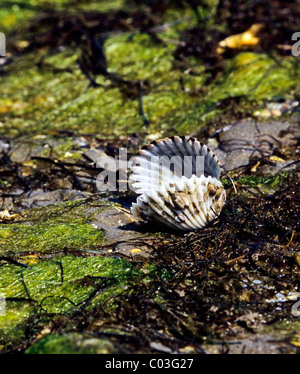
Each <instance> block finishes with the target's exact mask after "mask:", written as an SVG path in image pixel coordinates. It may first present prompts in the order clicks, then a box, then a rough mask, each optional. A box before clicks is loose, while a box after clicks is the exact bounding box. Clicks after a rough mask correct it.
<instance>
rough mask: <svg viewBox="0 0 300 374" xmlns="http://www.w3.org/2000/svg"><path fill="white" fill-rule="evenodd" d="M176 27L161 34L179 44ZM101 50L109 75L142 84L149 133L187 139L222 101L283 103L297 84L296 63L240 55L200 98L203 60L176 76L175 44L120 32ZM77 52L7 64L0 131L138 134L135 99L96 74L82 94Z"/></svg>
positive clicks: (215, 112)
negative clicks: (184, 135) (182, 135)
mask: <svg viewBox="0 0 300 374" xmlns="http://www.w3.org/2000/svg"><path fill="white" fill-rule="evenodd" d="M187 14H188V13H187ZM190 15H191V14H190ZM178 16H179V13H176V11H174V10H173V11H172V12H171V11H170V12H169V14H167V15H166V19H167V20H170V21H172V20H173V21H174V19H176V17H177V18H178ZM181 27H186V24H185V23H184V22H183V24H179V26H176V27H173V28H172V27H171V28H167V29H166V30H165V31H163V32H161V33H160V36H161V37H162V38H163V37H170V35H169V34H170V33H171V36H172V38H175V39H176V38H179V32H180V30H181ZM104 48H105V53H106V59H107V62H108V71H109V72H110V73H114V74H118V75H119V76H121V77H123V78H124V79H127V80H132V81H137V80H142V81H144V82H147V85H148V86H149V88H148V89H147V90H146V91H145V92H144V94H143V106H144V112H145V115H146V117H147V119H148V121H149V122H150V126H149V127H148V128H147V131H150V132H151V131H155V132H157V131H162V132H164V133H166V134H171V133H190V132H193V131H196V130H197V129H199V128H200V127H201V126H204V125H205V124H206V123H208V122H209V121H211V120H212V119H213V118H214V117H215V116H216V115H221V114H222V109H221V108H219V107H218V103H219V102H220V101H222V100H224V99H226V98H234V97H240V96H243V97H245V101H246V103H247V101H248V102H249V103H250V104H251V105H252V106H253V110H255V109H256V108H255V107H254V105H255V104H254V103H257V102H260V101H262V100H272V99H276V98H278V97H280V98H283V97H285V96H287V95H289V94H290V92H292V91H295V90H297V87H298V85H299V83H298V81H299V80H298V79H297V78H298V76H299V64H298V63H297V61H296V59H295V58H293V57H286V58H280V59H274V58H272V57H270V56H268V55H266V54H264V53H254V52H242V53H239V54H237V55H236V56H235V57H233V58H231V59H230V60H228V61H227V62H226V68H225V70H224V72H223V73H222V74H221V75H220V76H218V77H217V78H216V79H214V80H213V81H212V82H211V83H210V84H209V85H206V87H205V89H204V91H203V92H201V91H202V87H203V85H204V84H205V81H206V78H207V73H206V72H205V69H204V65H203V63H202V61H201V60H200V59H196V58H193V57H189V58H188V59H187V60H186V62H185V64H186V70H185V72H183V71H182V67H181V66H180V64H179V65H178V64H177V65H176V64H175V60H174V51H175V49H176V45H174V44H172V43H168V42H166V43H163V44H158V43H155V42H154V41H153V39H152V38H151V36H149V35H147V34H132V33H129V32H124V33H120V34H116V35H113V34H112V35H109V37H108V38H107V40H106V42H105V45H104ZM80 53H81V52H80V50H79V49H76V48H75V49H74V48H73V47H65V48H63V49H62V50H61V51H59V52H56V53H53V52H52V53H48V51H47V50H45V49H44V50H39V51H35V52H34V53H28V54H26V55H23V56H21V57H19V58H17V59H14V60H13V62H12V64H11V65H10V66H9V67H7V74H6V75H5V76H3V77H1V78H0V80H1V87H2V95H1V99H0V122H1V127H0V133H2V134H5V135H11V136H15V135H19V134H21V133H22V134H24V133H25V134H26V133H27V134H32V133H33V134H40V133H41V132H42V133H44V134H51V133H53V132H54V133H55V132H58V131H60V130H61V129H62V128H63V130H64V131H67V130H70V131H72V132H75V133H97V134H99V135H103V136H105V135H108V134H109V136H123V135H128V134H130V133H132V132H144V131H145V127H144V123H143V120H142V118H141V116H140V114H139V101H138V98H130V97H127V96H126V95H124V93H122V90H120V88H119V87H116V86H114V85H112V83H111V81H110V80H109V79H106V78H105V77H103V76H98V77H96V81H97V83H98V84H99V87H97V88H88V81H87V80H86V78H85V77H84V75H83V74H82V73H81V71H80V69H79V67H78V65H77V59H78V58H79V56H80ZM40 61H43V63H42V64H41V66H39V62H40ZM43 66H44V68H43ZM45 67H46V68H45ZM188 69H191V70H192V71H193V74H189V73H188ZM21 72H22V76H21V75H20V74H21ZM182 80H183V82H184V85H185V88H184V89H182V87H181V84H180V82H181V81H182ZM195 92H196V93H197V94H196V95H195ZM251 105H250V106H251Z"/></svg>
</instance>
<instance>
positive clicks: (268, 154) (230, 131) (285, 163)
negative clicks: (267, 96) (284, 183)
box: [208, 116, 300, 175]
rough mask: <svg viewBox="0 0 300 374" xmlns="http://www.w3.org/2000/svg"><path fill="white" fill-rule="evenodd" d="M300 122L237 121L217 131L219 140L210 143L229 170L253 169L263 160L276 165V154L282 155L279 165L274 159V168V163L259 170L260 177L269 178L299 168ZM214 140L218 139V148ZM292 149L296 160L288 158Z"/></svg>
mask: <svg viewBox="0 0 300 374" xmlns="http://www.w3.org/2000/svg"><path fill="white" fill-rule="evenodd" d="M299 122H300V117H299V116H298V117H295V119H294V121H291V120H289V121H269V122H266V123H261V122H258V121H257V120H247V119H245V120H242V121H237V122H235V123H232V124H230V125H228V126H226V127H224V128H222V129H220V130H219V131H217V133H216V134H215V137H214V138H211V140H210V141H211V148H212V150H213V151H214V152H215V153H216V154H217V156H218V158H219V160H220V162H221V163H222V165H224V167H225V168H226V170H234V169H238V168H240V167H246V168H247V167H248V168H249V167H253V166H254V165H255V164H256V163H257V162H258V160H262V159H263V160H270V158H271V161H272V156H275V154H274V150H276V151H277V152H278V153H277V154H278V156H277V162H276V157H274V158H273V159H274V161H275V162H274V163H273V165H272V162H270V163H269V164H268V165H262V166H261V167H259V174H260V175H269V174H275V173H276V172H279V171H280V170H281V169H285V170H290V169H293V168H296V166H297V165H296V162H297V161H298V160H299V150H297V149H296V147H297V145H298V143H299V138H300V127H299ZM213 139H217V143H218V145H217V146H216V145H215V144H214V141H213ZM208 144H209V143H208ZM289 149H294V150H295V153H294V155H293V156H292V158H290V157H289V156H290V155H289V154H287V156H285V153H286V152H287V151H288V150H289ZM280 156H281V157H280ZM270 164H271V165H270Z"/></svg>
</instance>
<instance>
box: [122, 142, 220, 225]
mask: <svg viewBox="0 0 300 374" xmlns="http://www.w3.org/2000/svg"><path fill="white" fill-rule="evenodd" d="M162 156H165V160H166V161H168V160H169V161H170V160H171V161H172V163H173V169H171V171H170V162H169V163H168V162H166V163H164V162H161V163H159V162H158V158H159V157H162ZM175 156H176V157H175ZM186 156H191V157H186ZM197 156H202V157H199V158H198V157H197ZM172 157H173V158H172ZM161 160H162V161H164V158H160V161H161ZM200 161H201V162H200ZM134 163H135V166H133V167H132V171H133V173H132V174H131V175H130V177H129V179H130V180H131V181H132V182H133V183H132V187H133V189H134V190H135V192H136V193H137V194H139V195H140V196H138V198H137V202H136V203H133V205H132V208H131V212H132V214H133V216H134V217H135V218H137V219H145V220H148V221H156V222H158V223H161V224H164V225H166V226H168V227H171V228H173V229H180V230H183V231H193V230H197V229H199V228H202V227H205V226H206V225H207V224H208V223H209V222H211V221H212V220H214V219H215V218H216V217H217V216H218V215H219V214H220V212H221V210H222V207H223V205H224V203H225V200H226V194H225V191H224V187H223V185H222V183H221V182H220V181H219V180H218V179H219V176H220V172H221V167H220V163H219V161H218V159H217V157H216V156H215V154H214V153H213V152H212V151H211V150H210V149H209V148H207V147H206V146H205V145H204V144H202V143H200V142H199V141H198V140H196V139H194V138H189V137H184V136H181V137H179V136H174V137H170V138H166V139H162V140H158V141H154V142H152V143H150V144H148V145H146V146H144V147H143V148H142V149H141V150H140V151H139V152H138V155H137V156H136V157H135V158H134ZM185 166H186V168H185ZM201 166H202V167H201ZM186 170H188V173H187V174H188V175H187V174H185V175H182V174H183V172H185V171H186Z"/></svg>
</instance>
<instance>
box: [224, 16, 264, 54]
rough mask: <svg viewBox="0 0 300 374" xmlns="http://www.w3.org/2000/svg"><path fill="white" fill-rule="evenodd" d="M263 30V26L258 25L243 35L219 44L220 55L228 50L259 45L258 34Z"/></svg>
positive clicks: (229, 37)
mask: <svg viewBox="0 0 300 374" xmlns="http://www.w3.org/2000/svg"><path fill="white" fill-rule="evenodd" d="M262 28H263V24H261V23H256V24H254V25H252V26H251V27H250V28H249V29H248V30H246V31H244V32H243V33H241V34H236V35H231V36H228V37H227V38H225V39H224V40H222V41H220V42H219V46H218V48H217V52H218V53H220V54H221V53H224V52H225V50H226V48H231V49H241V48H243V47H255V46H256V45H257V44H258V43H259V37H257V33H258V32H259V31H260V30H261V29H262Z"/></svg>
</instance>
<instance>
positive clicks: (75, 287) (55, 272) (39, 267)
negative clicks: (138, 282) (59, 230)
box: [0, 256, 140, 344]
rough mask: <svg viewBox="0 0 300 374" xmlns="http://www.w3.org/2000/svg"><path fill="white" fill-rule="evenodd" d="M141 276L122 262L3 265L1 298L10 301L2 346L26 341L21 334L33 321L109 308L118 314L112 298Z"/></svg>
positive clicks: (0, 322)
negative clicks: (6, 343)
mask: <svg viewBox="0 0 300 374" xmlns="http://www.w3.org/2000/svg"><path fill="white" fill-rule="evenodd" d="M139 275H140V272H139V271H138V270H136V269H135V268H134V267H133V266H132V265H131V264H130V263H129V262H127V261H125V260H122V259H120V258H117V257H102V256H101V257H100V256H99V257H87V258H83V257H76V256H60V257H56V258H55V259H53V260H42V261H39V262H38V263H35V264H33V265H28V266H27V267H25V268H24V267H20V266H15V265H12V264H3V265H2V266H1V272H0V292H1V294H2V295H4V296H5V297H6V310H5V313H4V315H2V316H0V331H1V334H0V336H1V338H0V344H1V343H3V344H4V343H5V341H7V340H9V339H13V340H15V339H18V337H21V336H22V332H20V330H21V331H23V329H24V328H25V327H24V326H25V325H26V323H25V322H26V320H27V319H28V318H29V317H30V316H32V315H35V317H37V316H38V314H39V313H42V314H45V313H54V314H62V313H64V314H65V313H74V312H76V310H79V309H80V308H84V309H85V310H90V309H92V308H94V307H96V306H98V305H100V304H102V305H103V304H104V303H105V305H106V306H105V307H106V308H107V309H109V308H113V298H112V296H113V295H114V296H115V295H117V294H118V293H121V292H125V291H126V288H127V287H128V286H129V285H130V282H131V281H132V280H134V279H135V277H137V276H139ZM96 289H97V290H98V291H97V293H96V294H95V295H94V297H90V296H91V295H92V294H93V292H94V291H95V290H96ZM24 323H25V325H24ZM23 333H24V331H23Z"/></svg>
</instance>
